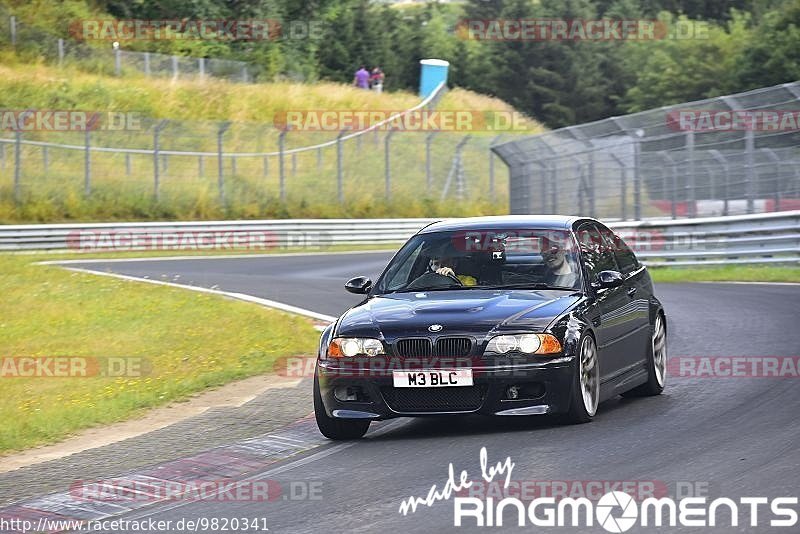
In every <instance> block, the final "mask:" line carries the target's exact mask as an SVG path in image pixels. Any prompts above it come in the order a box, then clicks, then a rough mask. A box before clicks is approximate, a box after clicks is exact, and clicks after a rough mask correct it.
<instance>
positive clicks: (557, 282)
mask: <svg viewBox="0 0 800 534" xmlns="http://www.w3.org/2000/svg"><path fill="white" fill-rule="evenodd" d="M545 244H546V246H545V248H544V249H543V250H542V259H543V260H544V264H545V267H547V271H546V274H545V279H544V280H543V282H544V283H546V284H547V285H550V286H559V287H574V286H575V282H577V281H578V273H576V272H575V271H574V270H573V269H572V266H571V265H570V262H569V261H567V250H566V249H565V248H564V246H563V245H562V244H561V243H558V242H557V241H549V240H545Z"/></svg>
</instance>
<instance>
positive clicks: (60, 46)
mask: <svg viewBox="0 0 800 534" xmlns="http://www.w3.org/2000/svg"><path fill="white" fill-rule="evenodd" d="M63 66H64V39H59V40H58V68H61V67H63Z"/></svg>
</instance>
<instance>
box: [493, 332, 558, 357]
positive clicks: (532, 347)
mask: <svg viewBox="0 0 800 534" xmlns="http://www.w3.org/2000/svg"><path fill="white" fill-rule="evenodd" d="M486 352H492V353H495V354H508V353H509V352H521V353H523V354H556V353H559V352H561V343H560V342H559V341H558V339H556V337H555V336H554V335H552V334H514V335H508V334H506V335H502V336H495V337H493V338H492V339H490V340H489V344H488V345H486Z"/></svg>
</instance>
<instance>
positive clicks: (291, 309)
mask: <svg viewBox="0 0 800 534" xmlns="http://www.w3.org/2000/svg"><path fill="white" fill-rule="evenodd" d="M56 263H58V262H56ZM64 269H66V270H68V271H75V272H82V273H89V274H97V275H100V276H110V277H111V278H119V279H121V280H128V281H132V282H145V283H148V284H155V285H159V286H168V287H178V288H181V289H188V290H190V291H197V292H199V293H209V294H211V295H221V296H224V297H229V298H232V299H237V300H243V301H245V302H252V303H254V304H259V305H261V306H266V307H269V308H275V309H277V310H281V311H285V312H288V313H296V314H297V315H303V316H305V317H310V318H312V319H316V320H318V321H324V322H327V323H332V322H334V321H336V317H333V316H332V315H325V314H323V313H317V312H315V311H311V310H307V309H305V308H298V307H297V306H292V305H290V304H284V303H283V302H278V301H275V300H268V299H262V298H260V297H254V296H253V295H247V294H246V293H234V292H232V291H221V290H219V289H209V288H207V287H199V286H190V285H185V284H176V283H174V282H164V281H162V280H152V279H150V278H139V277H136V276H128V275H126V274H117V273H109V272H105V271H94V270H92V269H81V268H78V267H64Z"/></svg>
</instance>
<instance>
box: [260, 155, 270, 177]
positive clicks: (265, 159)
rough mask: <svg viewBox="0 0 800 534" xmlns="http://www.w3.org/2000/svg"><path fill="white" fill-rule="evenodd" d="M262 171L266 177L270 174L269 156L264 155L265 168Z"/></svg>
mask: <svg viewBox="0 0 800 534" xmlns="http://www.w3.org/2000/svg"><path fill="white" fill-rule="evenodd" d="M261 173H262V174H263V175H264V178H266V177H267V176H269V156H264V161H263V169H262V171H261Z"/></svg>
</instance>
